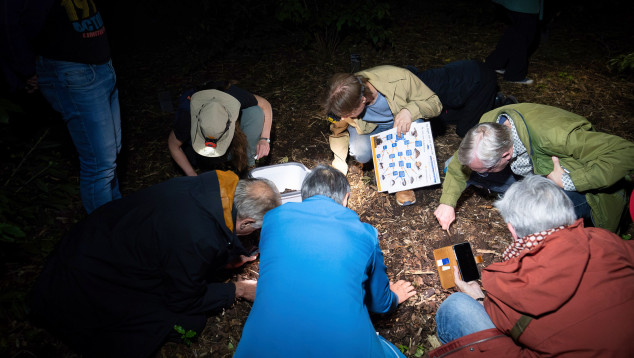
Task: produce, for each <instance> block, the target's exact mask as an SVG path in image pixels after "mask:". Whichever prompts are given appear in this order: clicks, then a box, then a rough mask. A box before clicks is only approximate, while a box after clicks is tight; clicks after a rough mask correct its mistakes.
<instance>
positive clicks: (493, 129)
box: [458, 123, 513, 168]
mask: <svg viewBox="0 0 634 358" xmlns="http://www.w3.org/2000/svg"><path fill="white" fill-rule="evenodd" d="M512 147H513V140H512V139H511V129H510V128H508V127H507V126H505V125H502V124H498V123H480V124H478V125H477V126H475V127H473V128H471V129H469V131H468V132H467V134H466V135H465V137H464V139H463V140H462V142H461V143H460V147H459V148H458V160H459V161H460V163H461V164H462V165H466V166H469V164H471V161H472V160H473V158H474V156H476V155H477V156H478V159H480V161H481V162H482V164H483V165H484V166H485V167H487V168H490V167H494V166H495V165H496V164H497V163H498V162H499V161H500V159H502V155H503V154H504V152H506V151H508V150H510V149H511V148H512Z"/></svg>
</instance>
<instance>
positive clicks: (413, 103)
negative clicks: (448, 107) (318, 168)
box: [329, 65, 442, 174]
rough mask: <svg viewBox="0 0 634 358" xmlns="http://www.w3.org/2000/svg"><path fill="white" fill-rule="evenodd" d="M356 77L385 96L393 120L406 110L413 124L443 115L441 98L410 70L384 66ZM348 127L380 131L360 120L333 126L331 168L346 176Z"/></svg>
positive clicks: (372, 124) (366, 130)
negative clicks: (368, 82)
mask: <svg viewBox="0 0 634 358" xmlns="http://www.w3.org/2000/svg"><path fill="white" fill-rule="evenodd" d="M355 75H357V76H363V77H366V78H367V79H368V80H369V81H370V83H371V84H372V86H374V87H375V88H376V89H377V91H379V92H380V93H381V94H382V95H383V96H385V99H386V100H387V104H388V106H389V107H390V111H391V112H392V115H393V116H396V114H398V112H400V111H401V109H403V108H406V109H407V110H408V111H409V112H410V113H411V114H412V120H417V119H420V118H433V117H437V116H438V115H440V112H441V111H442V104H441V103H440V99H438V96H437V95H436V94H435V93H434V92H433V91H432V90H430V89H429V87H427V85H425V84H424V83H423V81H421V80H420V79H419V78H418V77H416V76H415V75H414V74H413V73H411V72H410V71H409V70H407V69H404V68H401V67H396V66H388V65H385V66H377V67H373V68H370V69H367V70H365V71H360V72H357V73H356V74H355ZM348 126H353V127H355V128H356V130H357V133H359V134H369V133H371V132H372V131H373V130H374V129H376V127H377V125H376V124H375V123H370V122H365V121H364V120H362V119H359V118H342V119H341V120H340V121H338V122H335V123H331V125H330V130H331V132H332V133H331V135H330V137H329V142H330V149H331V150H332V152H333V153H334V154H335V159H334V160H333V162H332V165H333V167H335V168H337V169H339V170H341V171H342V172H343V173H344V174H345V173H346V172H347V170H348V166H347V164H346V158H347V157H348V145H349V134H348V130H347V129H348Z"/></svg>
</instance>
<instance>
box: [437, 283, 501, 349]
mask: <svg viewBox="0 0 634 358" xmlns="http://www.w3.org/2000/svg"><path fill="white" fill-rule="evenodd" d="M489 328H495V325H494V324H493V322H492V321H491V318H489V315H488V314H487V312H486V310H485V309H484V306H482V304H481V303H480V302H478V301H476V300H474V299H473V298H471V297H470V296H469V295H467V294H464V293H462V292H457V293H454V294H452V295H451V296H449V297H448V298H447V299H446V300H445V301H444V302H443V303H442V304H441V305H440V307H438V311H436V334H437V335H438V339H439V340H440V342H441V343H442V344H445V343H447V342H451V341H453V340H454V339H458V338H460V337H463V336H466V335H469V334H471V333H475V332H479V331H484V330H485V329H489Z"/></svg>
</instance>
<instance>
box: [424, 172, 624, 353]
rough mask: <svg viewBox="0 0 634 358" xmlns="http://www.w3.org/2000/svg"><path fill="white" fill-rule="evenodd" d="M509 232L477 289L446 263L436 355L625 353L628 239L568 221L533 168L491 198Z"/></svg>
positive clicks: (563, 206) (566, 204) (556, 192)
mask: <svg viewBox="0 0 634 358" xmlns="http://www.w3.org/2000/svg"><path fill="white" fill-rule="evenodd" d="M495 206H496V207H497V209H498V210H499V211H500V214H501V215H502V217H503V218H504V221H505V222H506V224H507V226H508V229H509V231H510V233H511V236H512V237H513V242H512V244H511V245H510V246H509V247H508V248H507V249H506V250H505V252H504V254H503V261H502V262H499V263H493V264H491V265H489V266H488V267H487V268H485V269H484V271H483V272H482V288H484V291H483V290H482V288H480V285H479V284H478V283H477V282H476V281H471V282H464V281H462V280H461V279H460V278H459V276H458V273H457V268H456V267H454V279H455V282H456V286H457V287H458V289H459V290H460V291H462V292H459V293H454V294H452V295H451V296H449V298H447V299H446V300H445V301H444V302H443V303H442V304H441V305H440V307H439V308H438V311H437V313H436V324H437V329H436V331H437V334H438V338H439V339H440V341H441V342H442V343H443V344H444V345H443V346H441V347H439V348H437V349H435V350H434V351H432V352H430V354H429V356H430V357H431V358H434V357H462V356H467V355H469V356H473V355H474V354H475V355H479V356H487V357H525V356H526V357H528V356H530V357H542V356H543V357H566V356H571V357H630V356H631V355H632V352H634V340H632V338H631V335H630V333H629V332H630V326H631V320H632V317H634V289H632V287H634V243H633V242H630V241H625V240H622V239H621V238H620V237H619V236H617V235H615V234H613V233H611V232H609V231H607V230H604V229H599V228H592V227H590V228H587V227H584V225H583V220H581V219H579V220H576V219H575V217H576V216H575V211H574V208H573V203H572V201H571V200H570V199H569V198H568V197H567V196H566V194H564V192H563V190H561V188H559V187H558V186H557V185H556V184H555V183H553V182H552V181H550V180H548V179H546V178H544V177H541V176H537V175H531V176H528V177H526V178H525V179H524V180H522V181H520V182H516V183H514V184H512V185H511V187H510V188H509V190H508V191H507V192H506V194H505V195H504V197H503V198H502V199H501V200H498V201H497V202H496V203H495Z"/></svg>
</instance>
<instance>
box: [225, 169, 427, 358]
mask: <svg viewBox="0 0 634 358" xmlns="http://www.w3.org/2000/svg"><path fill="white" fill-rule="evenodd" d="M301 192H302V199H303V201H302V202H301V203H286V204H284V205H282V206H280V207H279V208H277V209H274V210H272V211H271V212H269V213H268V214H267V215H266V217H265V219H264V225H263V226H262V233H261V239H260V275H259V279H258V290H257V292H256V297H255V302H254V304H253V308H252V309H251V312H250V314H249V317H248V319H247V322H246V324H245V326H244V330H243V331H242V338H241V340H240V342H239V344H238V348H237V350H236V355H235V357H306V356H310V357H403V355H402V354H401V352H400V351H399V350H398V349H397V348H396V347H395V346H394V345H393V344H391V343H390V342H388V341H386V340H385V339H384V338H383V337H381V336H379V335H378V334H377V332H376V330H375V329H374V327H373V325H372V321H371V319H370V314H369V312H375V313H381V314H383V313H388V312H392V311H394V310H395V309H396V307H397V306H398V304H399V303H402V302H404V301H405V300H407V299H409V298H410V297H412V296H413V295H415V294H416V292H415V291H414V287H413V286H412V285H411V283H409V282H406V281H403V280H400V281H397V282H396V283H392V282H390V280H389V278H388V277H387V274H386V267H385V265H384V263H383V254H382V252H381V249H380V248H379V239H378V233H377V230H376V229H375V228H374V227H372V226H371V225H369V224H367V223H363V222H361V221H360V220H359V216H358V215H357V214H356V213H355V212H354V211H352V210H350V209H348V208H347V207H346V206H347V203H348V199H349V197H350V184H349V183H348V181H347V180H346V177H345V176H344V175H343V174H342V173H341V172H340V171H338V170H337V169H335V168H332V167H329V166H323V165H320V166H317V167H315V168H314V169H313V170H312V171H311V172H310V173H309V174H308V175H307V176H306V178H305V179H304V182H303V184H302V189H301Z"/></svg>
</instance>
